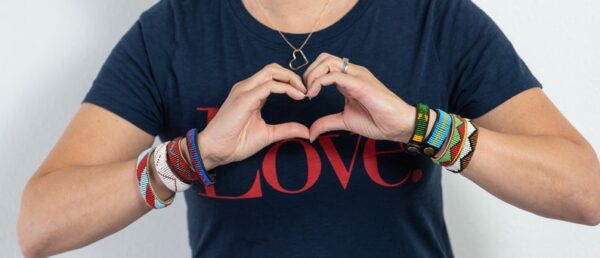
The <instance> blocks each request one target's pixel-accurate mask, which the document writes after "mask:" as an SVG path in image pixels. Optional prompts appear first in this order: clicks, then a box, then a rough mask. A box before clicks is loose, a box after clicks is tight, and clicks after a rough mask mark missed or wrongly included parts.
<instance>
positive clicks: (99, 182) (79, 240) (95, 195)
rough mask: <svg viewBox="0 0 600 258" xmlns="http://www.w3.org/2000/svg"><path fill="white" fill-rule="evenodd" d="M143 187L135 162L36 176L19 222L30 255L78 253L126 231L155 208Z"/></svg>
mask: <svg viewBox="0 0 600 258" xmlns="http://www.w3.org/2000/svg"><path fill="white" fill-rule="evenodd" d="M138 189H139V188H138V185H137V179H136V173H135V160H129V161H126V162H119V163H111V164H106V165H100V166H85V167H68V168H63V169H60V170H57V171H53V172H50V173H47V174H46V175H44V176H41V177H38V178H35V177H34V178H32V179H31V180H30V182H29V183H28V184H27V186H26V189H25V191H24V193H23V198H22V206H21V214H20V216H19V222H18V233H19V240H20V242H21V243H20V244H21V246H22V249H24V251H25V250H27V251H25V252H26V253H25V255H27V256H32V257H35V256H48V255H51V254H56V253H60V252H63V251H66V250H70V249H75V248H78V247H81V246H84V245H87V244H90V243H92V242H94V241H96V240H98V239H101V238H103V237H105V236H107V235H110V234H112V233H114V232H116V231H118V230H120V229H122V228H124V227H125V226H127V225H128V224H130V223H131V222H133V221H135V220H136V219H137V218H139V217H140V216H142V215H143V214H145V213H146V212H148V211H149V210H150V208H148V207H147V206H146V205H145V204H144V201H143V199H142V198H141V197H140V194H139V192H138ZM27 252H29V253H27Z"/></svg>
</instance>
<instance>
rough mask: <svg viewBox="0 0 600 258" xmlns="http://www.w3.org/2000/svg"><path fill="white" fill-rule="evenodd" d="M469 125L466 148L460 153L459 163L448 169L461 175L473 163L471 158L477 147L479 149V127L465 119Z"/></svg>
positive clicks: (456, 162)
mask: <svg viewBox="0 0 600 258" xmlns="http://www.w3.org/2000/svg"><path fill="white" fill-rule="evenodd" d="M465 120H466V125H467V134H466V140H465V142H464V146H463V148H462V150H461V151H460V155H459V158H458V160H457V161H455V162H454V164H452V165H450V166H448V167H446V169H447V170H449V171H451V172H454V173H460V172H462V171H463V170H464V169H465V168H467V166H468V165H469V162H471V158H472V157H473V153H474V151H475V147H477V138H478V135H479V127H478V126H477V125H475V124H474V123H473V122H472V121H471V120H470V119H465Z"/></svg>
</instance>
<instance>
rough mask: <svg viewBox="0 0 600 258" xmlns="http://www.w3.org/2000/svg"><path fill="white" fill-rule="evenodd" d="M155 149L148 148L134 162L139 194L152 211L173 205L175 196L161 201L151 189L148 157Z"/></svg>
mask: <svg viewBox="0 0 600 258" xmlns="http://www.w3.org/2000/svg"><path fill="white" fill-rule="evenodd" d="M154 149H155V147H150V148H148V149H146V150H144V151H143V152H142V153H140V155H139V156H138V158H137V161H136V165H135V167H136V170H137V176H136V177H137V181H138V186H139V190H140V194H141V195H142V198H143V199H144V201H145V202H146V204H147V205H148V206H149V207H150V208H153V209H161V208H164V207H167V206H169V205H170V204H171V203H173V199H174V198H175V195H173V196H171V197H170V198H169V199H167V200H165V201H162V200H161V199H160V198H159V197H158V196H157V195H156V193H155V192H154V189H153V188H152V184H151V183H150V168H149V165H150V160H149V159H150V155H152V152H153V151H154Z"/></svg>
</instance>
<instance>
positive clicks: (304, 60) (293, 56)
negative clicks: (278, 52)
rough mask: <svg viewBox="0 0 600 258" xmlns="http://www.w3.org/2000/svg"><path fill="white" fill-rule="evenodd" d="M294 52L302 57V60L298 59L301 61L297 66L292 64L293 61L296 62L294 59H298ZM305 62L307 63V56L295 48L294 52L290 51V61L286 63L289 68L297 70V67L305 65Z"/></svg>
mask: <svg viewBox="0 0 600 258" xmlns="http://www.w3.org/2000/svg"><path fill="white" fill-rule="evenodd" d="M296 53H300V56H301V57H302V59H303V60H300V61H302V62H303V63H302V64H301V65H299V66H294V63H295V62H296V60H298V58H297V57H296ZM300 61H299V62H300ZM307 64H308V58H306V55H304V52H302V50H298V49H295V50H294V52H292V60H290V62H289V63H288V66H289V67H290V69H292V70H298V69H300V68H302V67H304V66H306V65H307Z"/></svg>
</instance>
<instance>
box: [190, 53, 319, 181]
mask: <svg viewBox="0 0 600 258" xmlns="http://www.w3.org/2000/svg"><path fill="white" fill-rule="evenodd" d="M271 93H278V94H282V93H285V94H287V95H288V96H289V97H290V98H292V99H295V100H302V99H304V98H305V97H306V95H305V93H306V87H305V86H304V84H303V83H302V79H301V78H300V76H298V75H297V74H295V73H294V72H292V71H291V70H288V69H286V68H283V67H282V66H280V65H278V64H276V63H273V64H269V65H267V66H265V67H264V68H262V69H261V70H260V71H258V72H257V73H256V74H254V75H252V76H251V77H249V78H247V79H245V80H242V81H239V82H237V83H236V84H235V85H233V87H232V88H231V91H230V92H229V95H228V96H227V99H226V100H225V102H224V103H223V104H222V105H221V107H220V108H219V111H218V112H217V114H216V115H215V116H214V117H213V119H212V120H211V121H210V123H208V124H207V125H206V127H205V128H204V130H202V132H200V133H199V134H198V148H200V149H199V151H200V154H201V155H202V156H203V159H206V160H207V161H205V162H204V163H205V166H206V167H207V168H206V169H207V170H210V169H211V168H214V167H216V166H219V165H224V164H227V163H231V162H234V161H239V160H243V159H245V158H247V157H249V156H251V155H253V154H255V153H256V152H258V151H259V150H261V149H262V148H264V147H266V146H267V145H269V144H271V143H273V142H277V141H280V140H284V139H288V138H294V137H300V138H305V139H309V130H308V128H307V127H306V126H304V125H303V124H300V123H297V122H287V123H282V124H276V125H271V124H267V123H266V122H265V121H264V120H263V119H262V117H261V113H260V111H261V108H262V107H263V105H264V103H265V102H266V100H267V97H268V96H269V95H270V94H271ZM206 163H209V164H210V165H207V164H206Z"/></svg>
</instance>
